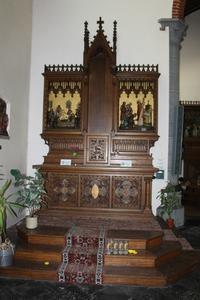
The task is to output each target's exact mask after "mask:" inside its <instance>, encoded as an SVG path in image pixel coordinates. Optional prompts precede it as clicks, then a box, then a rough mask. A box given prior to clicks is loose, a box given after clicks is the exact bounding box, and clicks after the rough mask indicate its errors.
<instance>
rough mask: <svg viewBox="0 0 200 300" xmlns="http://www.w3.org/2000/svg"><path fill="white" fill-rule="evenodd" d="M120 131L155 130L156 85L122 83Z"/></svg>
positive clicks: (134, 82) (146, 82) (150, 83)
mask: <svg viewBox="0 0 200 300" xmlns="http://www.w3.org/2000/svg"><path fill="white" fill-rule="evenodd" d="M119 85H120V95H119V120H118V123H119V129H121V130H139V131H147V130H152V129H153V128H154V125H155V124H154V110H155V106H154V101H155V99H154V83H153V82H149V81H120V83H119Z"/></svg>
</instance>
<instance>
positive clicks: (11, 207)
mask: <svg viewBox="0 0 200 300" xmlns="http://www.w3.org/2000/svg"><path fill="white" fill-rule="evenodd" d="M11 183H12V181H11V180H6V181H5V183H4V184H3V185H2V187H1V188H0V234H1V245H0V248H1V249H4V248H6V247H7V245H8V246H9V241H8V239H7V235H6V221H7V212H9V213H10V214H11V215H12V216H15V217H17V213H16V211H15V209H19V208H22V207H24V205H23V204H21V203H19V201H18V200H15V201H10V199H11V197H13V196H14V195H15V193H11V194H9V195H8V194H7V192H8V189H9V188H10V186H11Z"/></svg>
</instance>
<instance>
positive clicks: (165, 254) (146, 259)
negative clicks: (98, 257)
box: [104, 241, 181, 267]
mask: <svg viewBox="0 0 200 300" xmlns="http://www.w3.org/2000/svg"><path fill="white" fill-rule="evenodd" d="M180 253H181V245H180V243H179V242H176V241H165V242H163V243H162V244H161V246H160V247H158V248H153V249H151V250H144V249H137V254H129V255H105V257H104V265H105V266H132V267H155V266H156V265H160V264H162V263H165V262H167V261H169V260H170V259H173V258H174V257H176V256H178V255H179V254H180Z"/></svg>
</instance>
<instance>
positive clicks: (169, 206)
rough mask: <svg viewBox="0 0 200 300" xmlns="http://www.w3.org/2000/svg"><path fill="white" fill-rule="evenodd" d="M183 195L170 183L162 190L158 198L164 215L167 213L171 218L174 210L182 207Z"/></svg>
mask: <svg viewBox="0 0 200 300" xmlns="http://www.w3.org/2000/svg"><path fill="white" fill-rule="evenodd" d="M180 197H181V193H180V192H178V191H177V185H174V184H172V183H168V184H167V186H166V187H165V188H163V189H161V190H160V192H159V194H158V196H157V198H159V199H160V202H161V207H162V208H163V214H164V213H167V215H168V217H169V218H171V216H172V212H173V210H174V209H175V208H176V207H178V206H179V205H180Z"/></svg>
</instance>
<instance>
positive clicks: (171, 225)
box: [166, 218, 174, 229]
mask: <svg viewBox="0 0 200 300" xmlns="http://www.w3.org/2000/svg"><path fill="white" fill-rule="evenodd" d="M166 222H167V225H168V227H169V228H170V229H172V228H174V219H172V218H168V219H167V220H166Z"/></svg>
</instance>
